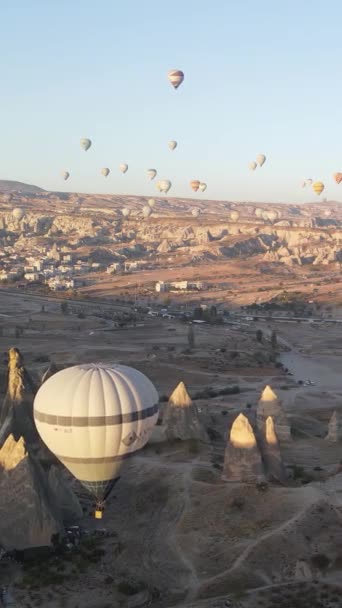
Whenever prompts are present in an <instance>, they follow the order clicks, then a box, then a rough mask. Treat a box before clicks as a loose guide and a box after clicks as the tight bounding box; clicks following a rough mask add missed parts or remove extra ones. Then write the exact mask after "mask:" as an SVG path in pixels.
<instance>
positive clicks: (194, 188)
mask: <svg viewBox="0 0 342 608" xmlns="http://www.w3.org/2000/svg"><path fill="white" fill-rule="evenodd" d="M200 183H201V182H200V181H199V180H198V179H193V180H191V182H190V188H191V190H192V191H193V192H197V190H198V188H199V187H200Z"/></svg>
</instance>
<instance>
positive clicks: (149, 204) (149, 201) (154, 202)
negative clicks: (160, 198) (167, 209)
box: [147, 198, 156, 209]
mask: <svg viewBox="0 0 342 608" xmlns="http://www.w3.org/2000/svg"><path fill="white" fill-rule="evenodd" d="M147 204H148V206H149V207H151V209H153V207H154V205H155V204H156V201H155V200H154V198H149V199H148V201H147Z"/></svg>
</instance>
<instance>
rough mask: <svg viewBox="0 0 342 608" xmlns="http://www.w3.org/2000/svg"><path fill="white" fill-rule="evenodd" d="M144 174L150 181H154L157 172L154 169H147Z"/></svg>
mask: <svg viewBox="0 0 342 608" xmlns="http://www.w3.org/2000/svg"><path fill="white" fill-rule="evenodd" d="M146 173H147V177H148V178H149V179H150V180H152V179H154V178H155V176H156V175H157V171H156V170H155V169H147V171H146Z"/></svg>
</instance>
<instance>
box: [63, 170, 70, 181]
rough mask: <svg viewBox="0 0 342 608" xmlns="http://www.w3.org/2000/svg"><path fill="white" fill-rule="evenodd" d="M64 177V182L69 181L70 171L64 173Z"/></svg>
mask: <svg viewBox="0 0 342 608" xmlns="http://www.w3.org/2000/svg"><path fill="white" fill-rule="evenodd" d="M62 177H63V179H64V181H66V180H67V179H69V177H70V173H69V171H62Z"/></svg>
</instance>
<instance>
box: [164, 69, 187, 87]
mask: <svg viewBox="0 0 342 608" xmlns="http://www.w3.org/2000/svg"><path fill="white" fill-rule="evenodd" d="M167 77H168V79H169V82H170V83H171V84H172V86H173V87H174V88H175V89H178V87H179V86H180V85H181V84H182V82H183V80H184V73H183V72H182V71H181V70H170V71H169V72H168V75H167Z"/></svg>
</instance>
